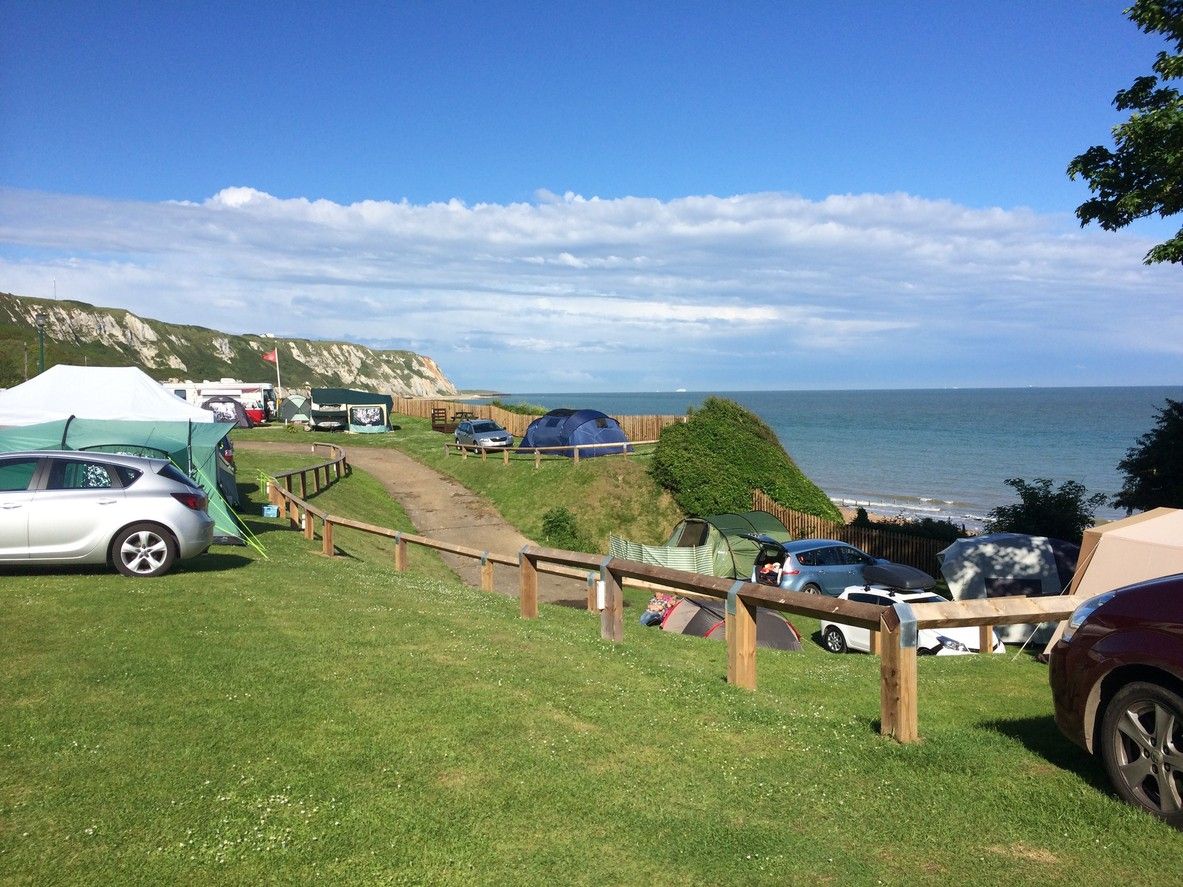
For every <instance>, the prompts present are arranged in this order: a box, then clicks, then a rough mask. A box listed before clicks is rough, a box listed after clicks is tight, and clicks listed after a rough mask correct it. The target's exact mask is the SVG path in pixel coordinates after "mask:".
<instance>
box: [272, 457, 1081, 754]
mask: <svg viewBox="0 0 1183 887" xmlns="http://www.w3.org/2000/svg"><path fill="white" fill-rule="evenodd" d="M337 449H340V448H337ZM339 458H340V462H341V463H342V464H347V463H345V455H344V451H343V450H342V451H341V453H340V457H339ZM312 470H313V469H312V468H309V469H303V471H312ZM298 474H300V471H299V470H297V471H292V472H285V474H284V475H283V476H284V477H286V478H289V479H290V477H292V476H295V475H298ZM267 492H268V496H269V497H270V499H271V501H272V502H273V503H275V504H277V505H282V514H284V516H286V517H287V518H288V520H289V522H290V523H291V525H292V526H294V527H295V526H301V525H302V526H303V530H304V536H305V538H307V539H309V540H312V539H314V538H315V522H316V520H318V519H319V520H320V521H321V527H322V533H321V537H322V542H323V551H324V554H325V555H326V556H329V557H332V556H333V555H334V554H335V553H336V547H335V545H334V542H333V528H334V527H348V528H351V529H354V530H358V531H361V532H365V533H371V534H374V535H378V536H385V537H387V538H391V539H393V540H394V541H395V552H394V566H395V569H397V570H400V571H403V570H406V569H407V557H406V546H407V545H408V544H414V545H422V546H426V547H429V548H433V549H435V550H437V551H444V552H449V553H452V554H456V555H459V556H462V557H470V558H476V559H479V560H480V561H481V588H482V589H484V590H486V591H492V590H493V565H494V564H501V565H503V566H507V567H516V568H517V571H518V606H519V612H520V614H521V616H522V617H523V618H526V619H535V618H537V617H538V574H539V573H550V574H554V575H560V576H567V577H570V578H573V579H578V580H579V581H581V582H585V583H586V584H587V597H588V609H589V610H593V611H594V610H598V611H599V613H600V635H601V637H603V638H604V639H605V640H608V641H611V642H613V643H620V642H622V641H623V640H624V621H623V613H624V601H623V588H624V586H625V585H630V586H631V585H638V586H642V587H645V588H656V589H664V590H667V591H673V592H676V593H680V594H687V595H692V596H695V597H707V598H714V599H716V600H721V601H725V602H726V623H725V626H726V627H725V636H726V645H727V680H728V682H729V683H732V684H734V685H736V686H738V687H743V688H746V689H749V690H755V688H756V609H757V607H766V608H768V609H772V610H777V611H780V612H783V613H791V614H797V615H802V616H810V617H813V618H815V619H829V620H833V621H837V622H842V623H845V624H848V625H855V626H860V627H863V628H868V629H870V630H871V632H872V649H878V651H879V653H880V668H879V675H880V679H879V685H880V689H879V694H880V695H879V698H880V722H879V731H880V733H882V734H883V735H885V736H892V737H894V738H895V739H896V740H897V741H899V742H904V743H907V742H915V741H916V740H918V739H919V738H920V734H919V729H918V686H917V672H916V656H917V647H916V634H917V632H918V631H919V630H920V629H922V628H942V627H953V626H972V625H977V626H979V627H980V631H981V635H982V638H983V642H982V643H981V645H980V649H981V650H982V651H983V652H984V653H988V652H989V651H990V650H991V649H992V648H993V637H992V630H993V629H992V626H994V625H1010V624H1020V623H1029V622H1046V621H1051V620H1060V619H1065V618H1067V617H1068V616H1069V615H1071V613H1072V611H1073V610H1074V609H1075V608H1076V606H1077V605H1078V604H1079V603H1080V600H1081V599H1079V598H1075V597H1072V596H1069V595H1063V596H1060V597H1051V598H1047V597H1044V598H1023V597H1006V598H991V599H986V600H972V601H948V602H944V603H939V604H917V605H915V606H909V605H908V604H905V603H897V604H895V606H893V607H878V606H875V605H873V604H863V603H856V602H854V601H846V600H842V599H840V598H830V597H825V596H820V595H812V594H805V593H803V592H792V591H784V590H782V589H779V588H770V587H768V586H765V585H758V584H755V583H752V582H745V581H743V580H732V579H723V578H719V577H715V576H704V575H701V574H697V573H686V572H683V571H680V570H673V569H670V568H669V567H662V566H657V565H655V564H642V563H638V562H636V561H630V560H625V559H623V558H611V557H603V556H601V555H596V554H586V553H583V552H575V551H565V550H562V549H555V548H543V547H540V546H535V545H527V546H525V547H523V548H522V550H521V551H520V552H518V555H517V556H516V557H512V556H509V555H504V554H497V553H494V552H490V551H481V550H478V549H475V548H470V547H466V546H462V545H455V544H453V543H449V542H442V541H439V540H436V539H430V538H427V537H425V536H419V535H417V534H414V533H403V532H400V531H397V530H392V529H389V528H387V527H380V526H377V525H374V524H368V523H364V522H362V521H356V520H352V519H350V518H345V517H340V516H336V515H331V514H327V513H326V512H324V511H323V510H320V509H317V508H316V507H315V506H313V505H311V504H309V503H308V502H307V501H305V498H304V497H303V496H297V495H296V494H295V493H294V492H293V491H292V490H291V488H290V483H289V484H288V485H286V486H281V485H280V484H279V482H278V479H277V480H276V481H275V482H271V483H269V484H268V490H267ZM597 585H599V586H602V593H603V606H602V607H601V606H599V604H598V600H597V599H598V597H599V594H600V589H599V588H597ZM988 636H989V637H990V641H989V643H987V642H986V641H985V638H987V637H988Z"/></svg>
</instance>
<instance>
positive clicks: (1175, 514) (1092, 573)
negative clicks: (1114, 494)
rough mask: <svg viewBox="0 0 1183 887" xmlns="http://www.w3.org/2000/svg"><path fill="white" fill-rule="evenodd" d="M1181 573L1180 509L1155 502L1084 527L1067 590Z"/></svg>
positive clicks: (1102, 588) (1093, 591)
mask: <svg viewBox="0 0 1183 887" xmlns="http://www.w3.org/2000/svg"><path fill="white" fill-rule="evenodd" d="M1174 573H1183V510H1180V509H1178V508H1155V509H1153V510H1151V511H1146V512H1143V513H1142V514H1135V515H1134V516H1133V517H1127V518H1125V519H1124V520H1119V521H1113V522H1112V523H1108V524H1102V525H1101V526H1099V527H1092V528H1090V529H1088V530H1085V531H1084V540H1083V541H1082V542H1081V544H1080V559H1079V560H1078V561H1077V564H1076V573H1075V574H1073V576H1072V584H1071V585H1069V586H1068V593H1069V594H1074V595H1077V596H1078V597H1083V598H1090V597H1094V596H1096V595H1098V594H1104V593H1105V592H1107V591H1112V590H1113V589H1115V588H1121V587H1122V586H1123V585H1130V584H1132V583H1134V582H1141V581H1142V580H1144V579H1157V578H1158V577H1160V576H1170V575H1172V574H1174Z"/></svg>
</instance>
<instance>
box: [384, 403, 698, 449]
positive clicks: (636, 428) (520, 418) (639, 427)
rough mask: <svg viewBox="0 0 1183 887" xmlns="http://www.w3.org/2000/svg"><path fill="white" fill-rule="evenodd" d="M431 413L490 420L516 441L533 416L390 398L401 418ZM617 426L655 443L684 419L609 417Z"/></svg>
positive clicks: (477, 406) (424, 416)
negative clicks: (665, 431)
mask: <svg viewBox="0 0 1183 887" xmlns="http://www.w3.org/2000/svg"><path fill="white" fill-rule="evenodd" d="M433 410H443V411H444V415H445V416H446V417H447V419H448V423H449V424H453V423H454V419H455V417H456V415H457V414H461V415H463V414H465V413H467V414H468V415H467V416H466V417H465V418H475V419H492V420H493V421H494V422H496V423H497V424H499V425H501V426H502V427H503V428H504V429H505V430H506V431H508V432H509V433H510V434H512V435H513V436H514V437H517V438H520V437H521V436H522V435H523V434H525V433H526V428H527V427H528V426H529V424H530V423H531V422H533V421H534V420H535V419H537V418H538V417H537V416H527V415H523V414H522V413H511V412H510V411H509V410H503V409H501V407H498V406H494V405H493V404H487V403H462V402H458V401H452V400H430V399H426V398H418V397H396V398H394V411H395V412H396V413H402V414H403V415H404V416H415V417H416V418H419V419H430V418H431V416H432V411H433ZM612 418H613V419H615V420H616V421H617V422H619V423H620V428H621V430H622V431H624V433H625V436H627V437H628V439H629V440H656V439H657V438H659V437H661V430H662V429H663V428H665V427H666V426H667V425H676V424H678V423H681V422H685V421H686V417H685V416H630V415H621V416H613V417H612Z"/></svg>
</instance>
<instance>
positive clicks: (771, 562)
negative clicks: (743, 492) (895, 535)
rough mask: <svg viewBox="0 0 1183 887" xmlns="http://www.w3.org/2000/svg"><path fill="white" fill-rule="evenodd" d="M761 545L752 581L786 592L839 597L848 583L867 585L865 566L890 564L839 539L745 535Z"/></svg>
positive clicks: (753, 569)
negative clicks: (792, 538)
mask: <svg viewBox="0 0 1183 887" xmlns="http://www.w3.org/2000/svg"><path fill="white" fill-rule="evenodd" d="M744 538H745V539H751V540H752V541H753V542H756V543H758V544H759V546H760V551H759V553H758V554H757V555H756V564H755V566H754V567H753V568H752V576H751V581H752V582H758V583H760V584H761V585H779V586H780V587H781V588H783V589H785V590H786V591H803V592H805V593H806V594H825V595H829V596H830V597H837V596H838V595H840V594H842V592H843V591H844V590H845V589H846V587H847V586H848V585H864V584H865V579H864V578H863V567H867V566H870V565H871V564H886V563H889V562H888V561H885V560H883V559H881V558H874V557H871V555H869V554H867V553H866V552H865V551H860V550H859V549H857V548H855V547H854V546H853V545H847V544H846V543H845V542H839V541H838V540H836V539H797V540H794V541H793V542H778V541H777V540H775V539H773V538H771V537H769V536H765V535H763V534H760V535H755V534H744Z"/></svg>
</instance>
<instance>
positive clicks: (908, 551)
mask: <svg viewBox="0 0 1183 887" xmlns="http://www.w3.org/2000/svg"><path fill="white" fill-rule="evenodd" d="M752 508H753V509H755V510H757V511H767V512H768V513H769V514H771V515H773V516H774V517H775V518H776V519H777V520H779V521H780V522H781V523H782V524H784V525H785V529H787V530H788V531H789V532H790V533H792V534H793V536H794V537H795V538H797V539H838V540H839V541H842V542H847V543H849V544H851V545H854V546H856V547H858V548H861V549H862V550H863V551H865V552H866V553H867V554H869V555H872V556H873V557H882V558H887V559H888V560H889V561H892V562H894V563H897V564H907V565H908V566H910V567H915V568H916V569H918V570H923V571H924V572H926V573H931V574H933V575H934V576H935V575H938V574H939V572H940V564H939V563H938V561H937V552H939V551H942V550H943V549H945V548H948V547H949V543H948V542H945V541H942V540H940V539H929V538H926V537H924V536H913V535H912V534H910V533H904V532H895V531H892V530H884V529H880V528H878V527H852V526H850V525H849V524H837V523H834V522H833V521H828V520H826V519H825V518H821V517H817V516H815V515H812V514H805V513H804V512H801V511H796V510H794V509H792V508H788V507H786V506H784V505H781V504H780V503H779V502H773V501H772V500H771V499H770V498H768V495H767V494H766V493H765V492H764V491H763V490H753V491H752Z"/></svg>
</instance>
